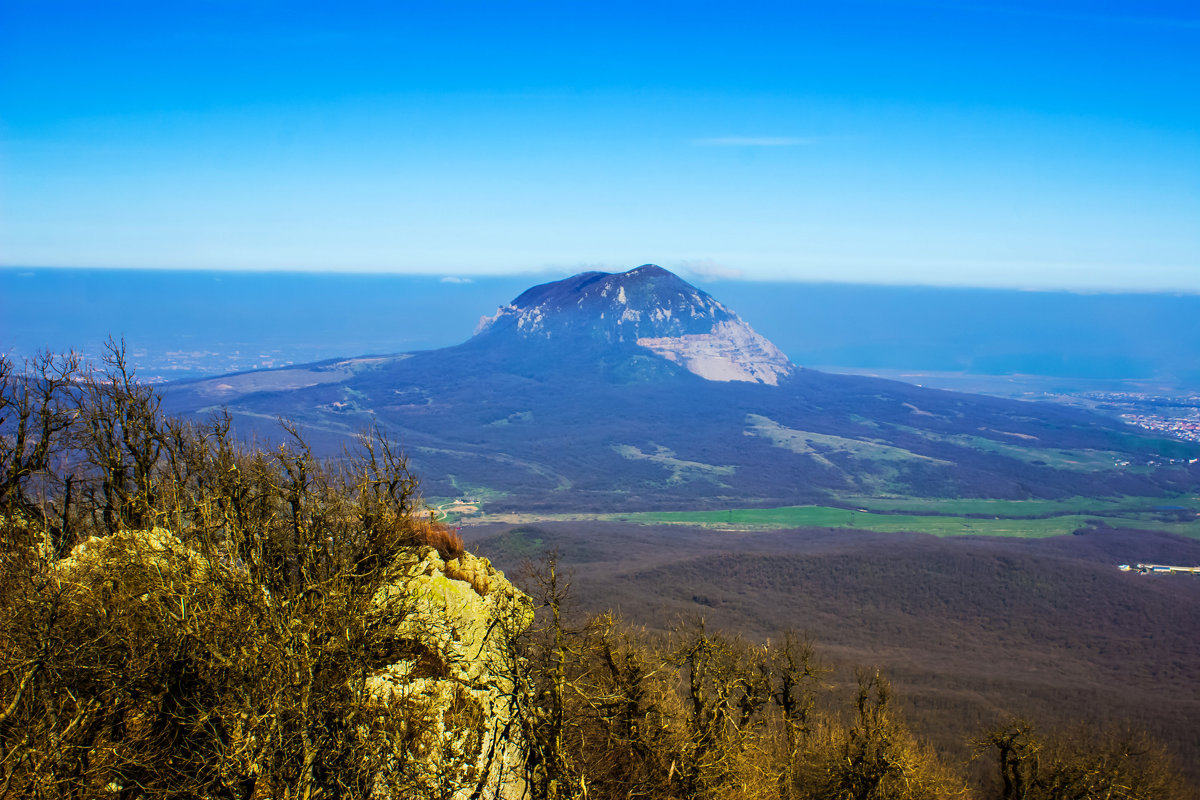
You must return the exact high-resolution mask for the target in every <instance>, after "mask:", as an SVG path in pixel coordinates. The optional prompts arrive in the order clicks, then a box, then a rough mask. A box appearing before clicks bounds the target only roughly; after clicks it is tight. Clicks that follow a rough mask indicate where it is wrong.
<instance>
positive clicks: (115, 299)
mask: <svg viewBox="0 0 1200 800" xmlns="http://www.w3.org/2000/svg"><path fill="white" fill-rule="evenodd" d="M547 279H550V278H549V277H548V276H546V275H536V276H534V275H509V276H481V277H477V278H474V279H471V280H463V279H461V278H460V279H458V280H453V281H447V280H445V279H444V278H442V277H438V276H417V275H372V274H353V275H348V274H342V273H291V274H288V275H281V274H279V273H270V272H219V271H192V270H175V271H171V270H158V271H154V270H105V269H91V270H80V269H75V270H72V269H66V268H56V269H10V268H0V341H2V342H3V343H4V346H5V347H6V349H7V350H8V351H9V352H13V353H14V354H15V355H18V356H25V355H31V354H32V353H33V352H36V351H38V350H40V349H43V348H47V347H48V348H50V349H52V350H58V351H63V350H67V349H78V350H83V351H85V352H87V353H89V354H90V355H92V356H93V357H96V356H98V355H99V354H100V351H101V346H102V343H103V341H104V339H105V338H106V337H107V336H109V335H112V336H115V337H118V338H119V337H122V336H123V337H125V339H126V341H127V343H128V344H129V346H130V348H131V351H132V352H134V353H135V354H141V355H138V356H136V358H135V361H136V360H137V359H141V362H140V363H143V364H145V365H148V366H150V370H149V371H148V372H146V377H151V378H158V379H169V378H184V377H197V376H199V375H202V374H209V375H211V374H218V373H220V372H232V371H238V370H244V369H258V368H263V367H272V366H282V365H284V364H286V363H289V362H291V363H302V362H309V361H319V360H323V359H328V358H339V357H352V356H359V355H366V354H371V353H391V352H408V351H415V350H429V349H437V348H441V347H450V346H453V345H456V344H460V343H461V342H463V341H466V340H467V339H468V338H470V336H471V334H472V332H473V331H474V329H475V326H476V324H477V323H478V321H479V319H480V318H481V317H483V316H486V315H490V314H492V313H494V312H495V310H496V309H497V308H498V307H499V306H502V305H504V304H506V303H509V302H510V301H512V300H513V299H514V298H516V297H517V295H519V294H520V293H522V292H523V291H525V290H526V289H528V288H529V287H530V286H532V285H533V284H535V283H542V282H545V280H547ZM694 285H696V286H697V287H698V288H700V289H702V290H703V291H705V292H707V293H709V294H711V295H712V296H713V297H714V298H715V299H717V300H718V301H719V302H721V303H723V304H724V305H726V306H727V307H728V308H730V309H731V310H732V311H734V312H735V313H737V314H738V315H739V316H741V317H742V318H743V319H744V320H745V321H746V322H748V323H749V324H750V325H751V326H752V327H754V328H755V329H756V330H757V331H758V332H759V333H761V334H762V335H763V336H765V337H767V338H768V339H770V340H771V341H773V342H774V343H775V344H776V345H777V346H778V347H779V348H780V349H781V350H782V351H783V352H784V353H786V354H787V355H788V356H789V357H790V358H791V359H792V360H793V361H794V362H796V363H797V364H801V365H806V366H819V367H826V368H828V367H840V368H847V369H880V370H918V371H944V372H966V373H973V374H1019V373H1020V374H1032V375H1044V376H1055V377H1062V378H1073V379H1078V380H1092V379H1126V380H1136V379H1151V378H1171V379H1172V380H1173V381H1175V382H1176V383H1177V384H1179V385H1187V386H1193V387H1196V388H1197V389H1200V366H1198V365H1197V364H1196V360H1195V353H1197V352H1200V295H1192V294H1147V293H1140V294H1106V293H1078V292H1076V293H1069V292H1049V291H1036V292H1026V291H1016V290H1005V289H978V288H974V289H972V288H946V287H929V286H879V285H863V284H846V283H840V284H839V283H799V282H791V283H783V282H766V281H758V282H755V281H746V280H710V281H707V282H698V281H697V282H695V283H694ZM98 311H100V312H101V313H97V312H98ZM172 352H174V353H178V354H179V355H174V356H172V355H170V353H172ZM186 353H206V354H207V355H203V356H195V357H192V356H185V355H183V354H186ZM166 364H172V366H171V368H170V370H169V371H167V372H163V371H162V369H163V365H166ZM189 365H190V366H189ZM185 367H186V368H185Z"/></svg>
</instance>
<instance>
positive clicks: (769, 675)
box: [0, 346, 1192, 800]
mask: <svg viewBox="0 0 1200 800" xmlns="http://www.w3.org/2000/svg"><path fill="white" fill-rule="evenodd" d="M282 424H283V429H282V430H283V436H282V439H283V440H284V442H285V443H284V444H282V445H279V446H275V447H272V448H271V449H263V448H259V447H255V446H254V445H253V444H246V443H244V442H242V441H240V440H239V439H238V438H237V437H236V436H235V430H234V429H233V427H232V424H231V421H230V419H229V417H228V416H225V415H221V414H218V415H215V416H214V417H212V418H211V419H209V420H208V421H206V422H185V421H181V420H179V419H174V418H171V417H169V416H166V415H164V414H163V413H162V412H161V410H160V401H159V397H158V395H157V394H156V393H155V391H154V390H153V389H151V388H149V387H147V386H145V385H142V384H140V383H139V382H138V381H137V380H136V377H135V376H134V375H133V374H132V372H131V370H130V369H129V368H128V365H127V362H126V360H125V357H124V353H123V350H122V348H121V347H119V346H113V347H112V348H111V350H110V353H109V356H108V358H107V359H106V363H105V364H104V365H103V366H102V367H101V368H99V369H92V368H91V367H89V366H87V365H84V364H82V363H80V361H79V360H78V359H77V358H75V357H73V356H69V355H68V356H53V355H49V354H47V355H45V356H42V357H40V358H37V359H35V360H33V361H31V362H27V363H24V364H17V363H14V362H12V361H10V360H8V359H0V526H2V529H3V537H4V542H5V547H4V550H3V553H0V559H2V561H0V605H2V606H3V607H4V609H5V614H4V616H3V618H2V621H0V797H5V798H7V797H13V798H17V797H21V798H24V797H31V798H68V797H70V798H84V797H86V798H100V797H103V798H141V797H147V798H159V797H162V798H167V797H170V798H186V797H212V798H238V799H239V800H252V799H254V798H312V799H315V798H338V797H344V798H358V797H372V798H400V797H406V798H407V797H414V798H419V797H428V798H452V797H453V798H468V797H472V798H473V797H504V798H517V797H528V798H530V799H531V800H543V799H545V800H550V799H551V798H629V797H637V798H663V799H664V800H665V799H666V798H680V799H682V798H714V799H715V798H746V799H747V800H749V799H750V798H756V799H757V798H762V799H763V800H767V798H772V799H773V798H780V799H781V800H782V799H783V798H787V799H788V800H809V799H811V800H818V798H853V799H855V800H885V799H887V798H895V799H896V800H901V799H907V798H911V799H912V800H918V799H920V798H931V799H932V798H956V797H962V798H968V797H973V798H980V799H982V798H998V799H1001V798H1002V800H1052V799H1053V798H1068V797H1070V798H1101V797H1113V798H1115V797H1123V798H1146V799H1147V800H1149V799H1150V798H1155V799H1156V800H1159V799H1164V800H1171V798H1186V797H1190V796H1192V792H1191V791H1190V790H1189V788H1188V787H1187V786H1186V785H1185V784H1184V782H1183V780H1182V778H1181V777H1180V776H1179V774H1178V772H1177V771H1176V770H1175V768H1174V767H1173V766H1172V764H1171V762H1170V759H1169V758H1168V757H1167V756H1166V754H1165V751H1164V750H1163V748H1162V747H1161V746H1160V745H1158V744H1156V743H1154V742H1153V741H1151V740H1149V739H1148V738H1147V737H1146V736H1144V735H1142V734H1140V733H1138V732H1136V731H1130V730H1127V729H1124V728H1121V727H1117V728H1114V729H1112V730H1096V729H1074V730H1062V731H1038V730H1035V729H1034V728H1033V727H1032V726H1030V725H1029V724H1027V723H1025V722H1023V721H1021V720H1018V719H1013V720H1010V721H1009V722H1008V723H1006V724H1004V725H1002V726H999V727H997V728H993V729H990V730H981V731H979V732H978V733H977V734H976V736H975V737H974V739H973V746H974V749H975V752H976V753H977V756H976V757H977V758H978V759H985V760H987V761H988V763H989V764H990V765H991V767H990V769H989V771H988V774H989V777H988V779H987V780H985V781H981V782H980V781H976V782H973V783H970V784H969V783H968V781H967V779H966V777H965V776H966V774H967V771H966V770H965V769H964V765H962V764H959V763H953V762H951V761H950V760H949V759H947V758H946V757H944V756H943V755H940V754H939V753H938V752H935V751H934V750H933V749H932V748H931V747H930V746H928V745H927V744H925V743H922V742H921V741H918V740H917V739H916V737H914V736H913V734H912V733H911V732H910V730H909V729H908V727H907V726H906V724H905V722H904V720H903V719H902V717H901V714H900V713H899V711H898V707H897V703H896V702H895V699H894V697H893V692H892V689H891V687H890V685H889V683H888V681H887V680H886V678H885V677H884V676H882V675H880V674H878V673H877V672H874V671H871V670H861V671H860V672H859V674H858V676H857V680H856V681H851V682H843V681H840V680H837V679H835V678H834V676H833V674H832V673H831V672H830V670H829V669H828V668H827V667H826V666H825V665H824V664H823V662H822V659H821V657H820V652H819V650H818V649H817V647H816V646H815V645H814V644H813V643H812V642H810V641H808V640H807V639H805V638H804V637H802V636H798V635H796V634H789V633H787V632H781V634H780V636H779V637H777V638H776V637H773V638H772V640H770V641H767V642H760V641H746V640H743V639H740V638H738V637H736V636H733V635H731V634H729V633H727V632H724V631H721V630H714V629H711V628H709V627H706V626H705V625H704V624H703V623H702V622H699V621H697V622H694V623H681V624H680V625H678V626H676V627H675V629H674V630H673V631H672V632H671V633H669V634H655V635H651V634H647V633H643V632H639V631H638V630H635V629H632V628H631V627H629V626H627V625H624V624H622V623H621V621H620V620H619V619H617V618H615V617H614V616H613V615H611V614H599V615H595V616H590V617H589V616H581V615H574V614H572V613H571V611H570V603H569V599H570V598H569V594H568V592H567V585H566V583H567V582H566V580H565V579H564V576H563V575H562V573H561V571H560V570H559V569H558V568H557V565H556V563H555V560H554V558H553V557H550V558H548V559H546V560H543V561H542V562H541V563H540V564H536V565H532V566H531V568H530V570H529V572H528V575H527V576H526V579H525V580H524V582H523V583H522V586H523V589H524V591H523V592H522V591H518V590H516V589H515V588H513V586H512V585H511V584H510V583H509V582H508V581H507V580H506V579H505V578H504V577H503V576H502V575H500V574H499V573H498V572H496V571H495V570H494V569H492V567H491V566H490V564H489V563H488V562H487V561H486V560H485V559H480V558H476V557H473V556H471V555H469V554H466V553H464V552H463V550H462V542H461V540H459V539H458V537H457V535H456V534H455V533H454V532H453V531H451V530H449V529H447V528H444V527H441V526H439V525H437V524H436V523H434V522H433V521H432V520H431V518H430V516H429V514H428V511H427V509H426V508H425V507H424V506H423V504H422V502H421V496H420V493H419V487H418V481H417V478H416V476H415V475H414V474H413V473H412V472H411V471H410V470H409V467H408V463H407V461H406V459H405V457H404V455H403V453H402V452H401V451H400V449H399V448H398V447H397V445H395V444H394V443H391V442H389V441H388V440H387V439H386V438H384V437H382V436H380V435H377V434H372V433H370V432H368V433H367V434H365V435H364V436H362V437H360V439H359V441H358V446H357V447H356V448H355V449H353V450H350V451H348V452H347V453H346V454H345V455H344V456H343V457H341V458H338V459H334V460H322V459H319V458H317V457H315V456H314V455H313V453H312V451H311V449H310V448H309V447H308V445H307V444H306V443H305V439H304V437H303V436H302V434H301V432H300V431H299V430H298V429H297V428H296V427H294V426H291V425H289V424H287V423H282Z"/></svg>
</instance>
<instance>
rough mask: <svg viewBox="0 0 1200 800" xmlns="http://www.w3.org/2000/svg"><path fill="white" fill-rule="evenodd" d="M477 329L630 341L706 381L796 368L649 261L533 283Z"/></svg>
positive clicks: (580, 340)
mask: <svg viewBox="0 0 1200 800" xmlns="http://www.w3.org/2000/svg"><path fill="white" fill-rule="evenodd" d="M475 333H476V336H478V337H500V336H515V337H518V338H522V339H545V340H550V339H554V338H561V339H564V340H568V341H570V342H571V343H572V346H588V345H591V346H596V345H601V346H604V347H609V348H611V347H614V346H620V345H628V344H635V345H637V346H639V347H642V348H645V349H647V350H650V351H651V352H653V353H656V354H657V355H659V356H662V357H663V358H665V359H667V360H669V361H672V362H675V363H678V364H680V365H681V366H683V367H684V368H685V369H687V370H688V371H689V372H692V373H694V374H696V375H699V376H700V377H702V378H704V379H705V380H710V381H749V382H752V383H753V382H758V383H768V384H771V385H772V386H774V385H775V384H777V383H778V382H779V379H780V378H781V377H785V376H787V375H790V374H792V372H794V371H795V367H794V366H793V365H792V363H791V362H790V361H788V358H787V356H785V355H784V354H783V353H781V352H780V351H779V349H778V348H777V347H775V345H773V344H771V343H770V342H769V341H767V340H766V339H764V338H763V337H762V336H759V335H758V334H757V333H755V331H754V329H752V328H751V327H750V326H749V325H747V324H746V323H745V322H743V321H742V319H741V318H740V317H738V315H737V314H735V313H733V312H732V311H730V310H729V309H728V308H726V307H725V306H723V305H721V304H720V303H718V302H717V301H716V300H714V299H713V298H712V297H710V296H709V295H707V294H705V293H704V292H702V291H700V290H699V289H697V288H695V287H694V286H691V285H689V284H688V283H686V282H684V281H682V280H680V279H679V278H678V277H677V276H675V275H674V274H672V273H670V272H668V271H667V270H665V269H663V268H662V267H659V266H655V265H654V264H644V265H642V266H640V267H637V268H635V269H631V270H629V271H628V272H622V273H617V274H610V273H605V272H585V273H582V274H580V275H576V276H574V277H573V278H567V279H565V280H561V281H555V282H553V283H547V284H543V285H541V286H535V287H533V288H532V289H530V290H528V291H527V292H525V293H523V294H522V295H521V296H520V297H518V298H517V299H516V300H514V301H513V302H512V303H510V304H509V305H506V306H503V307H501V308H500V309H499V310H498V311H497V312H496V314H495V315H494V316H491V317H484V318H483V319H482V320H480V323H479V326H478V327H477V328H476V332H475Z"/></svg>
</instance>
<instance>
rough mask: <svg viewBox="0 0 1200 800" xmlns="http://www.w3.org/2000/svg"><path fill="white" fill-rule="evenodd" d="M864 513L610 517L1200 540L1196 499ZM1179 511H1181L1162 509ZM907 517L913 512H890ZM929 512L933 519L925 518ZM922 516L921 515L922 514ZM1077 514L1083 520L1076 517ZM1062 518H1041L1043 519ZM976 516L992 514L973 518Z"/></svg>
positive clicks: (909, 506)
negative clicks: (1087, 530) (1124, 531)
mask: <svg viewBox="0 0 1200 800" xmlns="http://www.w3.org/2000/svg"><path fill="white" fill-rule="evenodd" d="M855 500H856V501H857V502H855V503H854V505H856V506H857V508H856V509H847V508H833V507H830V506H786V507H783V508H743V509H730V510H727V511H654V512H638V513H633V514H612V515H606V516H605V518H607V519H614V520H620V521H625V522H635V523H641V524H646V525H698V526H703V527H709V528H723V529H730V530H782V529H786V528H804V527H817V528H853V529H857V530H869V531H880V532H901V531H913V532H919V533H928V534H932V535H934V536H1010V537H1045V536H1062V535H1065V534H1069V533H1072V532H1073V531H1075V530H1078V529H1079V528H1083V527H1088V526H1089V525H1095V524H1096V523H1097V522H1100V523H1102V524H1106V525H1109V526H1111V527H1114V528H1139V529H1145V530H1161V531H1166V532H1169V533H1176V534H1179V535H1182V536H1189V537H1193V538H1200V517H1196V516H1195V515H1196V514H1197V513H1198V512H1200V502H1198V501H1197V499H1196V498H1194V497H1188V498H1182V499H1180V498H1176V499H1172V500H1163V499H1162V498H1153V499H1147V498H1117V499H1108V500H1090V499H1085V498H1077V499H1075V500H1065V501H1063V500H1056V501H1050V500H1021V501H1015V500H916V499H906V498H896V499H888V498H883V499H880V498H855ZM1162 506H1177V507H1181V508H1183V509H1185V511H1184V512H1182V513H1183V514H1186V515H1187V516H1189V517H1190V519H1187V520H1178V519H1176V518H1175V517H1178V516H1179V513H1178V512H1174V511H1160V510H1155V509H1156V507H1162ZM895 511H905V512H909V513H899V514H898V513H888V512H895ZM921 511H925V512H928V513H925V514H921V513H919V512H921ZM914 512H917V513H914ZM1071 512H1075V513H1071ZM1048 514H1049V515H1054V516H1039V515H1048ZM968 515H988V516H986V517H984V516H968Z"/></svg>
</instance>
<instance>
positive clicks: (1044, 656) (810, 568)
mask: <svg viewBox="0 0 1200 800" xmlns="http://www.w3.org/2000/svg"><path fill="white" fill-rule="evenodd" d="M839 513H842V514H845V513H846V512H845V511H839ZM857 513H863V512H857ZM1191 513H1193V514H1194V512H1191ZM880 516H881V517H882V516H883V515H880ZM898 518H899V517H898ZM1051 519H1054V518H1051ZM1059 519H1062V518H1059ZM1034 522H1042V521H1041V520H1035V521H1034ZM1071 524H1075V522H1074V520H1072V522H1071ZM1179 524H1181V525H1185V526H1192V525H1194V524H1195V523H1194V522H1190V523H1179ZM462 534H463V537H464V539H466V540H467V542H468V546H469V547H471V549H473V550H474V551H476V552H478V553H480V554H482V555H485V556H488V557H490V558H491V559H492V560H493V562H494V563H495V564H496V565H497V566H499V567H500V568H501V569H504V570H505V571H507V572H509V573H510V575H511V576H515V578H516V580H517V582H518V583H519V582H520V571H521V564H522V563H523V562H526V561H528V560H530V559H533V560H536V559H538V558H539V557H541V556H542V555H543V554H545V553H546V552H549V551H551V550H557V552H558V554H559V560H560V564H562V565H565V566H566V567H568V568H569V569H570V570H571V572H572V574H573V578H572V582H573V591H574V598H575V602H576V604H577V607H578V609H579V611H580V613H599V612H602V611H607V610H610V609H611V610H614V611H616V612H618V613H619V614H620V615H621V616H623V617H624V618H626V619H627V620H628V621H630V622H632V623H634V624H636V625H640V626H644V627H646V628H647V629H648V630H651V631H666V630H669V629H670V628H671V627H672V626H673V625H674V624H676V623H678V622H679V621H681V620H686V619H694V618H696V617H703V618H705V619H706V621H707V622H708V623H709V624H710V625H713V626H716V627H719V628H722V629H725V630H728V631H733V632H738V633H741V634H743V635H745V636H748V637H751V638H754V639H765V638H768V637H776V636H778V635H779V634H780V633H782V632H783V631H786V630H788V629H794V630H797V631H800V632H803V633H806V634H808V635H809V636H811V637H812V638H813V639H814V640H815V641H816V643H817V645H818V648H819V652H820V653H823V654H824V656H825V657H826V658H827V659H829V660H830V661H832V662H835V663H837V664H840V665H842V667H843V668H842V670H841V671H840V672H839V673H837V674H839V675H840V676H841V678H842V679H844V680H846V681H847V691H850V689H849V683H850V681H852V675H853V667H852V666H851V665H867V666H872V665H877V666H880V667H882V668H883V669H884V670H885V672H886V673H887V674H888V675H889V676H890V677H891V678H892V680H893V681H894V682H895V684H896V685H897V688H898V690H899V691H898V694H899V696H900V697H901V699H902V701H903V702H904V703H905V706H906V712H907V715H908V718H909V720H910V722H911V723H912V724H913V726H914V728H915V729H916V730H917V731H918V732H919V733H920V734H921V735H922V736H924V737H927V738H928V739H930V740H931V741H933V742H934V743H935V744H937V746H938V747H939V748H940V749H941V750H942V751H943V752H945V753H947V754H950V755H953V756H958V757H960V758H961V759H962V760H963V761H964V762H965V761H968V760H969V759H970V756H971V752H972V750H971V746H970V744H969V741H970V739H971V737H973V736H978V735H980V734H981V733H982V732H983V730H984V729H986V728H987V727H988V726H990V725H994V724H996V723H998V722H1000V721H1001V720H1003V719H1004V718H1005V717H1006V716H1008V715H1011V714H1015V715H1021V716H1025V717H1028V718H1030V719H1032V720H1034V721H1035V722H1038V723H1040V724H1042V725H1046V726H1053V725H1060V724H1061V725H1065V724H1070V723H1073V722H1084V723H1090V724H1095V723H1117V724H1126V723H1128V724H1130V725H1134V726H1138V727H1144V728H1145V729H1147V730H1149V731H1150V732H1151V733H1153V734H1154V735H1155V736H1157V737H1158V738H1160V739H1162V740H1163V741H1165V742H1167V743H1168V745H1169V746H1170V748H1171V749H1172V750H1173V752H1174V753H1175V755H1176V757H1177V758H1178V760H1179V763H1180V765H1181V766H1183V767H1184V768H1185V770H1188V771H1189V777H1190V778H1191V779H1192V780H1193V781H1197V780H1198V779H1200V730H1198V729H1197V728H1196V726H1195V719H1196V718H1197V717H1200V697H1197V696H1196V695H1195V692H1194V691H1192V687H1194V686H1196V685H1200V639H1198V638H1197V636H1196V632H1197V631H1200V580H1198V579H1197V578H1196V577H1194V576H1191V575H1139V574H1137V573H1135V572H1122V571H1120V570H1118V569H1117V568H1116V565H1118V564H1132V563H1138V562H1153V563H1175V564H1200V541H1197V540H1196V539H1195V538H1188V537H1185V536H1179V535H1176V534H1174V533H1168V532H1164V531H1157V530H1146V529H1141V530H1133V529H1130V528H1118V527H1106V526H1102V525H1095V526H1092V527H1086V528H1080V529H1078V530H1077V531H1076V532H1075V535H1066V536H1048V535H1046V533H1045V531H1043V532H1042V533H1040V534H1039V538H1012V537H1010V538H999V537H991V536H974V537H959V536H940V537H935V536H930V535H927V534H915V533H884V532H880V531H864V530H848V529H844V528H842V529H831V528H826V527H793V528H790V529H776V530H752V529H748V528H747V529H741V530H729V529H728V528H726V529H724V530H721V529H718V527H716V526H715V523H714V526H710V527H697V526H688V525H683V524H672V525H658V526H647V525H645V524H632V523H629V522H616V521H606V520H595V519H592V520H575V521H569V522H567V521H539V522H536V523H529V522H526V523H522V524H511V523H500V522H492V523H488V524H483V525H464V527H463V528H462ZM972 768H973V769H982V768H983V767H982V765H979V764H978V763H977V762H976V763H975V764H974V766H973V767H972Z"/></svg>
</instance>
